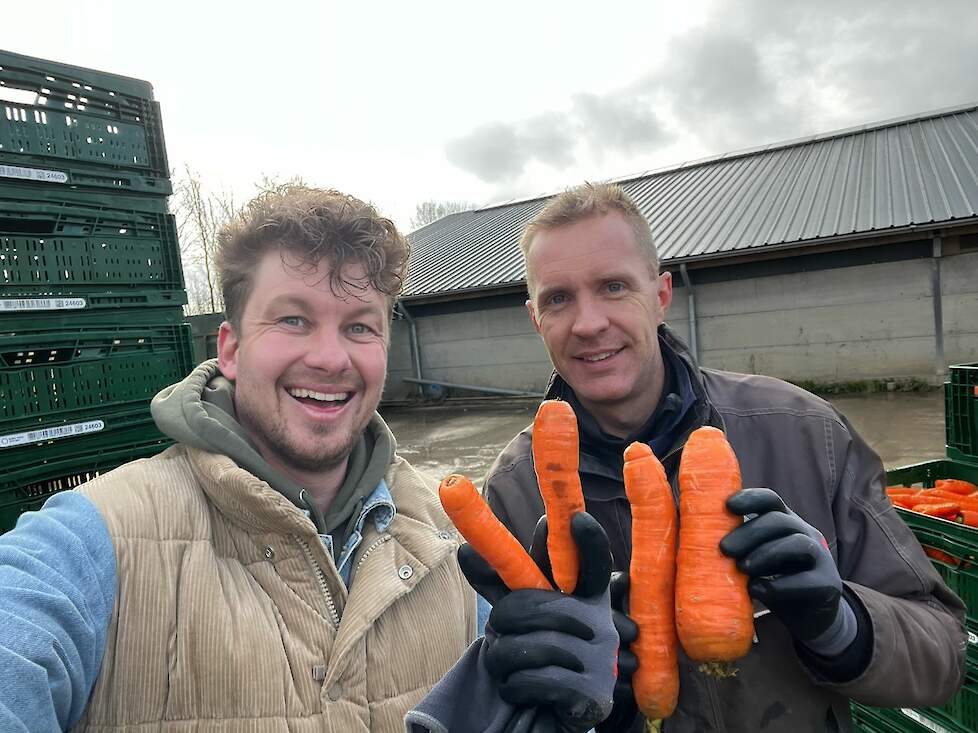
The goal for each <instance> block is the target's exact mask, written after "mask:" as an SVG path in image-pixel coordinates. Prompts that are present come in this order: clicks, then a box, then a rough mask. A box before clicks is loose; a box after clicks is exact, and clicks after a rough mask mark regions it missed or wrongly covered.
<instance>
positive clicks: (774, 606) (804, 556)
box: [720, 489, 856, 651]
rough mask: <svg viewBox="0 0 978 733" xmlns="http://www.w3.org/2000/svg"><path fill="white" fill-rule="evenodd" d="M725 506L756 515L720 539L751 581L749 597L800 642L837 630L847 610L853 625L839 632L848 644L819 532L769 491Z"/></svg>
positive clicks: (837, 584) (835, 579) (836, 583)
mask: <svg viewBox="0 0 978 733" xmlns="http://www.w3.org/2000/svg"><path fill="white" fill-rule="evenodd" d="M727 508H728V509H729V510H730V511H731V512H733V513H734V514H740V515H757V516H755V517H753V518H751V519H749V520H748V521H747V522H745V523H744V524H742V525H741V526H739V527H737V528H736V529H734V530H733V531H731V532H730V533H729V534H727V536H726V537H724V538H723V539H722V540H721V541H720V551H721V552H723V554H725V555H727V556H729V557H732V558H734V559H736V560H737V567H738V568H740V570H741V572H743V573H745V574H746V575H747V576H748V577H749V578H750V581H749V584H748V592H749V593H750V595H751V597H753V598H756V599H757V600H758V601H760V602H761V603H763V604H764V605H765V606H767V607H768V609H770V611H771V613H773V614H774V615H775V616H777V617H778V619H780V620H781V622H782V623H783V624H784V625H785V626H786V627H787V628H788V631H790V632H791V634H792V636H794V637H795V638H796V639H797V640H799V641H801V642H803V643H808V642H812V641H813V640H818V639H819V638H820V637H822V636H823V635H824V634H825V633H826V632H829V631H830V630H831V629H833V628H834V627H837V626H839V623H840V618H841V617H842V616H843V615H844V614H845V613H846V612H848V615H849V617H850V618H852V619H853V620H852V625H851V627H850V628H849V630H848V631H844V630H843V631H842V633H844V634H848V635H849V639H848V641H849V642H851V641H852V639H853V638H854V637H855V631H856V629H855V619H854V617H853V616H852V610H851V609H850V608H848V607H847V605H848V604H847V603H846V602H844V601H842V578H841V577H839V570H838V568H837V567H836V565H835V560H834V558H833V557H832V553H831V552H829V546H828V543H826V541H825V538H824V537H822V534H821V533H820V532H819V531H818V530H817V529H815V528H814V527H812V526H811V525H810V524H808V523H807V522H805V521H804V520H803V519H801V517H799V516H798V515H797V514H795V513H794V512H793V511H791V510H790V509H788V507H787V506H785V503H784V501H782V499H781V497H780V496H778V495H777V494H776V493H775V492H774V491H772V490H771V489H744V490H742V491H738V492H737V493H736V494H734V495H733V496H731V497H730V499H728V500H727ZM842 620H843V621H844V620H845V619H842ZM847 643H848V642H847ZM816 646H819V645H816ZM813 649H814V650H815V651H819V649H817V648H814V647H813ZM839 651H841V650H839Z"/></svg>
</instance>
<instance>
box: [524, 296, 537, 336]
mask: <svg viewBox="0 0 978 733" xmlns="http://www.w3.org/2000/svg"><path fill="white" fill-rule="evenodd" d="M526 312H527V313H529V314H530V320H531V321H532V322H533V328H535V329H536V331H537V333H540V323H539V321H537V312H536V309H535V308H534V307H533V301H532V300H529V299H527V301H526Z"/></svg>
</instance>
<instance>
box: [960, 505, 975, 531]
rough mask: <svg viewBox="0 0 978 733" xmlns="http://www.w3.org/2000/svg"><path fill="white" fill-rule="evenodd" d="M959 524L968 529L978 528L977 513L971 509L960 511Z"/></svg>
mask: <svg viewBox="0 0 978 733" xmlns="http://www.w3.org/2000/svg"><path fill="white" fill-rule="evenodd" d="M961 522H962V524H966V525H968V526H969V527H978V511H974V510H971V509H962V510H961Z"/></svg>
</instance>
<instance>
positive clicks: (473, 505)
mask: <svg viewBox="0 0 978 733" xmlns="http://www.w3.org/2000/svg"><path fill="white" fill-rule="evenodd" d="M438 496H439V498H440V499H441V505H442V507H444V509H445V513H446V514H447V515H448V517H449V519H451V520H452V521H453V522H454V523H455V526H456V527H458V531H459V532H461V533H462V536H463V537H464V538H465V539H466V540H467V541H468V543H469V544H470V545H472V547H473V548H474V549H475V551H476V552H478V553H479V554H480V555H481V556H482V558H483V559H484V560H485V561H486V562H488V563H489V564H490V565H491V566H492V567H493V569H494V570H495V571H496V572H497V573H499V577H500V578H501V579H502V581H503V582H504V583H505V584H506V587H507V588H509V589H510V590H521V589H523V588H540V589H542V590H553V587H552V586H551V585H550V583H548V582H547V578H546V577H545V576H544V574H543V572H542V571H541V570H540V568H539V567H537V564H536V563H535V562H533V559H532V558H531V557H530V556H529V555H528V554H527V552H526V550H524V549H523V545H521V544H520V543H519V541H518V540H517V539H516V538H515V537H513V535H511V534H510V533H509V530H508V529H506V527H504V526H503V524H502V522H500V521H499V520H498V519H497V518H496V515H495V514H493V513H492V509H490V508H489V505H488V504H486V501H485V499H483V498H482V496H481V495H480V494H479V491H478V489H476V488H475V486H474V485H473V484H472V482H471V481H469V480H468V479H467V478H466V477H465V476H462V475H461V474H457V473H453V474H451V475H449V476H446V477H445V478H444V479H442V482H441V485H440V486H439V487H438Z"/></svg>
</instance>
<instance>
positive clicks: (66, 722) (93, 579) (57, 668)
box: [0, 491, 116, 733]
mask: <svg viewBox="0 0 978 733" xmlns="http://www.w3.org/2000/svg"><path fill="white" fill-rule="evenodd" d="M115 593H116V564H115V551H114V549H113V546H112V539H111V538H110V537H109V533H108V529H107V528H106V526H105V522H104V521H103V520H102V517H101V515H100V514H99V513H98V510H96V508H95V506H94V505H93V504H92V503H91V502H90V501H89V500H88V499H87V498H86V497H84V496H82V495H81V494H77V493H75V492H74V491H65V492H62V493H60V494H56V495H54V496H53V497H51V499H49V500H48V501H47V503H46V504H45V505H44V508H43V509H41V510H40V511H37V512H29V513H27V514H24V515H22V516H21V517H20V519H19V520H18V522H17V526H16V527H15V528H14V529H12V530H11V531H9V532H7V533H6V534H5V535H2V536H0V670H2V671H3V674H2V681H0V730H2V731H29V732H30V733H35V732H36V731H62V730H67V729H68V728H70V727H72V726H73V725H74V724H75V723H77V722H78V719H79V718H80V717H81V715H82V713H83V712H84V710H85V707H86V705H87V704H88V697H89V695H90V694H91V691H92V687H93V686H94V684H95V679H96V678H97V677H98V673H99V669H100V668H101V666H102V655H103V653H104V651H105V642H106V633H107V631H108V626H109V621H110V619H111V617H112V607H113V604H114V603H115Z"/></svg>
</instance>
